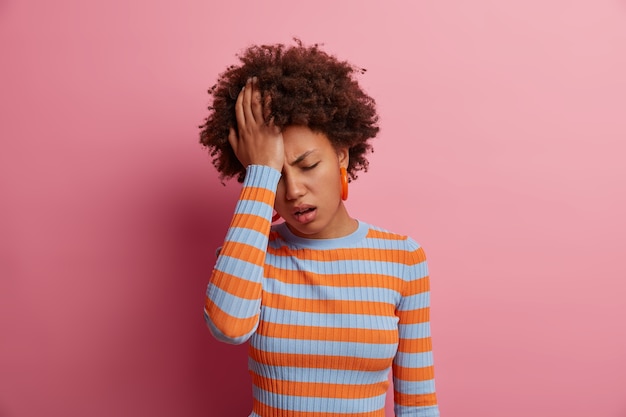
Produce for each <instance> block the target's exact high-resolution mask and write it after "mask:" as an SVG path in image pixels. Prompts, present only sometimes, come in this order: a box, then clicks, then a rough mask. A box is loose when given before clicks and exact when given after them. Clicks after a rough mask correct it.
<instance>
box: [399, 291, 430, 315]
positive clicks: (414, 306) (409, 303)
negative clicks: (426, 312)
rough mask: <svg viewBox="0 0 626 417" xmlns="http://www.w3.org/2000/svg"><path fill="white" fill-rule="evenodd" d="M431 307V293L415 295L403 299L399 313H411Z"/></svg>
mask: <svg viewBox="0 0 626 417" xmlns="http://www.w3.org/2000/svg"><path fill="white" fill-rule="evenodd" d="M429 305H430V291H426V292H421V293H419V294H415V295H409V296H407V297H404V298H403V299H402V302H401V303H400V305H399V307H398V311H411V310H418V309H420V308H424V307H428V306H429Z"/></svg>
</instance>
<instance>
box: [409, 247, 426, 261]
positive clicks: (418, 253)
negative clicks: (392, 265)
mask: <svg viewBox="0 0 626 417" xmlns="http://www.w3.org/2000/svg"><path fill="white" fill-rule="evenodd" d="M411 255H412V257H413V259H414V261H415V263H420V262H424V261H425V260H426V253H425V252H424V248H422V247H419V248H417V249H416V250H414V251H413V252H411Z"/></svg>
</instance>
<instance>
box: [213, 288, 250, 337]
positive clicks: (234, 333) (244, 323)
mask: <svg viewBox="0 0 626 417" xmlns="http://www.w3.org/2000/svg"><path fill="white" fill-rule="evenodd" d="M204 308H205V309H206V312H207V314H208V315H209V317H210V318H211V321H212V322H213V323H214V324H215V326H216V327H217V328H218V329H220V331H221V332H222V333H224V334H225V335H226V336H228V337H240V336H243V335H245V334H248V333H249V332H251V331H252V329H254V326H256V323H257V321H258V320H259V315H258V314H256V315H254V316H253V317H248V318H245V319H240V318H237V317H233V316H231V315H230V314H228V313H227V312H225V311H224V310H222V309H221V308H219V306H218V305H217V304H215V303H214V302H213V301H211V299H209V297H206V298H205V303H204Z"/></svg>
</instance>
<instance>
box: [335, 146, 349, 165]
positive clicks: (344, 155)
mask: <svg viewBox="0 0 626 417" xmlns="http://www.w3.org/2000/svg"><path fill="white" fill-rule="evenodd" d="M337 160H338V161H339V166H340V167H343V168H348V162H350V150H349V149H348V148H346V147H343V148H339V149H337Z"/></svg>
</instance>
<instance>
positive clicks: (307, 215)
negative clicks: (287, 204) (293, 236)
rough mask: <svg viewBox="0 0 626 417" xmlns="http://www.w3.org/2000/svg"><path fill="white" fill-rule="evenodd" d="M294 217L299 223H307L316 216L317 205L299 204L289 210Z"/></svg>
mask: <svg viewBox="0 0 626 417" xmlns="http://www.w3.org/2000/svg"><path fill="white" fill-rule="evenodd" d="M291 213H292V215H293V217H294V219H295V220H296V221H297V222H299V223H303V224H304V223H309V222H312V221H313V220H315V217H316V216H317V207H315V206H313V205H311V204H300V205H298V206H295V207H294V208H293V211H292V212H291Z"/></svg>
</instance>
